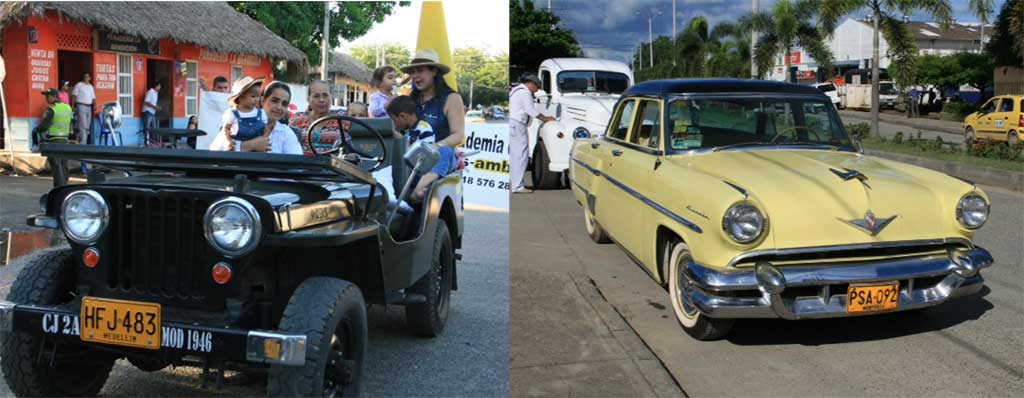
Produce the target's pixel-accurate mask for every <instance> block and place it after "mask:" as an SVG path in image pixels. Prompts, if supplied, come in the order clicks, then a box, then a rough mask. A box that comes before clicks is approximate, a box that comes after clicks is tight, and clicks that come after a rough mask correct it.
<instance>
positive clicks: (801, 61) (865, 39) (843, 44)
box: [768, 18, 993, 83]
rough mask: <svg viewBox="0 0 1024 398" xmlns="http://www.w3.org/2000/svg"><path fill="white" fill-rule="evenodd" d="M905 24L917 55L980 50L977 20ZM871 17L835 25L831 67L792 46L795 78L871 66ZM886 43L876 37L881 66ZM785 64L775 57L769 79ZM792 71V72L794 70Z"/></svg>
mask: <svg viewBox="0 0 1024 398" xmlns="http://www.w3.org/2000/svg"><path fill="white" fill-rule="evenodd" d="M907 28H908V29H909V30H910V32H911V34H913V35H914V41H915V43H916V44H917V48H918V54H920V55H948V54H955V53H959V52H972V53H977V52H980V51H981V47H982V46H981V44H980V43H979V40H980V39H981V32H980V25H979V24H977V23H973V24H969V23H968V24H965V23H953V24H951V25H950V26H949V28H948V29H946V30H943V29H942V27H941V26H940V25H939V24H938V23H935V22H907ZM992 28H993V26H992V25H987V26H986V27H985V32H986V35H985V42H986V43H987V42H988V39H989V36H988V34H987V32H990V31H991V30H992ZM872 32H873V27H872V26H871V20H870V19H866V18H865V19H855V18H848V19H846V20H845V21H843V22H842V23H840V24H839V26H837V27H836V30H835V32H834V33H833V35H832V39H831V41H830V42H829V48H830V49H831V50H832V57H833V58H834V60H833V61H832V64H833V67H834V68H835V69H834V70H833V71H823V70H822V71H819V70H818V69H819V68H818V66H819V65H818V63H817V61H815V60H814V59H813V58H812V57H811V56H810V55H809V54H807V53H806V52H804V51H803V49H801V48H795V49H793V51H792V52H791V53H790V59H791V64H792V65H791V72H790V73H795V74H796V76H797V80H798V81H799V82H803V83H813V82H818V81H825V80H828V79H829V78H831V77H834V76H842V75H843V73H845V72H846V71H848V70H851V69H861V68H865V69H866V68H870V67H871V58H872V57H871V52H872V50H871V48H872V40H873V38H872V34H873V33H872ZM888 50H889V44H888V43H887V42H886V41H885V36H884V35H882V36H879V38H878V54H879V57H880V58H879V62H878V66H879V67H880V68H888V67H889V63H890V60H889V57H888ZM784 69H785V66H784V63H783V59H782V56H779V57H777V59H776V62H775V66H774V67H773V68H772V70H771V73H770V75H769V76H768V78H769V79H771V80H784V79H785V76H786V75H785V73H784V72H785V71H784ZM794 71H795V72H794Z"/></svg>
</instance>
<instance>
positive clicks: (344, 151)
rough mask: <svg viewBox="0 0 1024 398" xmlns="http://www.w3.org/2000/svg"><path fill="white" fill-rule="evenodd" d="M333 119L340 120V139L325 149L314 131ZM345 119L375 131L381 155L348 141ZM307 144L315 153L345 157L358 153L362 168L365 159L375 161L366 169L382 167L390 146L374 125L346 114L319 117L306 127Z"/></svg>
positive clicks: (375, 169) (373, 169)
mask: <svg viewBox="0 0 1024 398" xmlns="http://www.w3.org/2000/svg"><path fill="white" fill-rule="evenodd" d="M332 120H336V121H337V122H338V130H341V131H340V133H339V137H338V139H337V140H335V141H334V143H333V144H332V145H331V147H330V148H329V149H324V147H323V146H322V144H320V143H319V142H317V141H318V140H317V138H319V137H314V136H313V132H314V131H316V130H317V126H319V125H322V124H324V123H327V122H329V121H332ZM343 121H347V122H351V123H354V124H357V125H359V126H360V127H362V128H365V129H366V130H368V131H371V132H373V135H374V137H375V138H377V143H378V144H380V155H378V156H374V155H371V154H367V153H366V152H363V151H360V150H358V149H356V148H355V146H353V145H352V143H350V142H348V138H347V137H346V136H347V134H346V133H345V132H344V131H343V129H342V127H341V126H342V124H341V122H343ZM306 144H307V145H309V149H310V150H311V151H313V153H314V154H316V155H319V156H329V155H331V154H333V153H337V154H336V155H335V156H336V157H338V158H342V159H345V158H347V156H346V155H356V157H357V161H358V162H357V164H358V165H359V166H360V168H362V163H363V161H371V162H373V164H372V165H371V166H370V167H369V168H366V169H364V170H366V171H377V170H378V169H380V168H381V167H382V166H383V165H384V159H387V155H388V146H387V144H386V143H385V142H384V136H383V135H381V134H380V132H378V131H377V130H374V129H373V127H370V125H369V124H367V123H366V122H364V121H362V120H359V119H356V118H354V117H350V116H345V115H327V116H324V117H322V118H319V119H317V120H316V121H315V122H313V124H311V125H309V128H308V129H306ZM345 160H348V159H345Z"/></svg>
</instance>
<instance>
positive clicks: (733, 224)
mask: <svg viewBox="0 0 1024 398" xmlns="http://www.w3.org/2000/svg"><path fill="white" fill-rule="evenodd" d="M765 224H766V223H765V219H764V216H762V215H761V211H760V210H757V208H756V207H754V206H753V205H751V204H750V203H745V202H741V203H737V204H734V205H732V207H730V208H729V210H727V211H726V212H725V216H724V217H722V229H724V230H725V233H726V234H727V235H729V237H730V238H732V240H734V241H736V243H744V244H745V243H750V242H753V241H755V240H757V239H758V238H760V237H761V234H762V233H764V230H765Z"/></svg>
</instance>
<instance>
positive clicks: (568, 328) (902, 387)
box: [510, 188, 1024, 397]
mask: <svg viewBox="0 0 1024 398" xmlns="http://www.w3.org/2000/svg"><path fill="white" fill-rule="evenodd" d="M986 190H987V192H988V193H989V195H990V196H991V198H992V216H991V218H990V221H989V223H988V225H987V226H985V227H984V228H983V229H982V230H981V231H980V232H979V233H978V235H977V241H976V242H977V243H978V244H980V245H981V246H984V247H986V248H987V249H989V250H991V252H992V254H993V255H994V256H995V258H996V264H995V265H994V266H993V267H992V268H990V269H988V270H987V271H986V272H985V273H984V276H985V277H986V279H987V287H986V288H985V289H984V290H983V291H982V292H981V293H980V294H978V295H976V296H973V297H970V298H967V299H963V300H960V301H955V302H950V303H947V304H946V305H943V306H940V307H937V308H932V309H928V310H926V311H923V312H920V313H916V314H915V313H895V314H888V315H882V316H872V317H866V318H849V319H831V320H810V321H797V322H787V321H781V320H743V321H740V322H738V323H737V325H736V328H735V329H734V332H733V334H732V335H730V337H729V338H728V339H726V340H721V341H714V342H698V341H696V340H694V339H692V338H690V337H689V336H688V335H686V334H685V333H684V332H683V331H682V329H681V328H680V326H679V325H678V323H677V322H676V320H675V318H674V316H673V315H672V309H671V306H670V303H669V301H668V294H667V292H666V291H665V290H664V289H662V288H661V287H660V286H658V285H657V284H656V283H655V282H654V280H653V279H651V278H650V277H649V276H648V275H647V274H646V273H645V272H644V271H643V270H641V269H640V268H639V267H638V266H637V265H636V264H634V263H633V262H632V261H631V260H630V259H629V258H627V257H626V255H625V254H624V252H623V251H622V250H621V249H620V248H618V247H617V246H616V245H597V244H594V243H593V242H591V241H590V239H589V238H588V237H587V235H586V233H585V231H584V227H583V213H582V210H581V207H580V206H579V205H578V204H576V202H575V200H574V198H573V196H572V194H571V192H570V191H568V190H557V191H537V192H535V193H533V194H531V195H514V196H513V199H512V210H511V211H512V214H514V215H515V217H514V219H513V223H512V225H511V239H512V242H513V247H512V260H511V267H512V270H511V281H512V286H511V289H512V294H513V295H512V298H511V319H512V330H511V331H510V336H511V337H510V339H511V349H510V357H511V358H512V362H511V367H512V385H511V388H512V390H511V391H512V395H513V396H520V395H526V394H530V393H538V392H549V393H550V392H557V393H558V395H565V394H564V393H562V391H564V388H560V386H566V385H568V386H576V387H579V388H581V389H583V390H582V391H584V395H586V394H585V393H586V392H590V393H594V394H602V395H603V393H604V392H608V393H609V394H611V395H620V394H626V393H628V392H629V391H632V392H634V393H645V392H647V391H646V390H644V389H642V388H636V387H634V388H633V389H632V390H630V389H629V386H628V385H627V386H620V387H619V388H618V389H615V390H602V389H599V387H598V386H592V387H591V388H590V389H586V388H587V386H588V385H591V383H599V384H598V385H599V386H600V387H605V386H609V385H620V384H621V383H618V382H616V381H617V380H618V379H630V380H632V381H633V382H634V385H635V384H636V380H643V378H640V377H636V376H633V377H630V373H629V372H632V373H634V374H635V373H640V374H643V370H642V367H641V366H640V365H642V364H645V362H644V360H645V359H646V357H645V356H643V350H636V351H639V352H640V353H639V354H636V353H635V352H636V351H632V352H631V351H629V350H626V354H625V355H624V354H623V353H622V351H623V350H619V351H615V350H612V349H610V348H609V347H612V348H614V346H615V344H613V342H609V340H610V339H609V338H608V337H607V336H600V334H601V330H602V328H601V326H602V325H601V323H600V322H599V321H600V320H601V319H602V318H603V317H608V318H616V317H615V316H614V315H618V316H619V317H621V319H623V320H625V322H626V323H628V327H629V329H626V330H627V331H635V333H636V334H638V335H639V336H640V338H641V339H642V340H643V342H644V344H645V348H646V347H649V349H650V351H651V352H653V353H654V355H655V356H656V358H657V359H658V360H659V361H660V362H661V363H662V364H663V365H664V367H665V368H666V369H667V370H668V371H669V372H670V373H671V375H672V377H673V378H674V379H675V381H676V382H678V385H679V386H680V387H681V388H682V389H683V390H684V391H685V393H686V394H687V395H688V396H691V397H705V396H819V395H822V394H823V392H825V393H826V394H827V395H838V396H873V395H886V396H891V395H906V396H933V395H941V396H982V395H983V396H1011V395H1019V394H1021V392H1022V391H1021V390H1022V388H1024V383H1022V369H1024V353H1022V351H1021V347H1024V329H1022V328H1021V327H1020V325H1022V324H1024V290H1022V285H1021V277H1020V275H1022V273H1024V260H1022V257H1024V247H1022V243H1021V238H1020V233H1021V225H1022V223H1024V196H1022V195H1020V194H1013V193H1009V191H1005V190H1001V189H998V188H986ZM565 281H574V282H575V284H576V285H581V284H584V283H581V282H580V281H583V282H590V283H592V284H593V286H594V287H596V289H597V290H598V293H599V294H598V295H594V296H592V297H588V296H587V295H586V294H583V298H582V299H580V298H578V296H579V295H577V294H576V293H575V292H571V289H572V287H573V284H572V283H568V282H565ZM565 291H570V292H569V293H566V292H565ZM545 292H546V293H545ZM542 293H543V294H547V295H548V296H551V297H557V296H577V299H576V300H575V302H574V301H573V300H562V301H558V302H548V297H546V296H535V294H542ZM581 300H582V303H580V302H581ZM587 302H589V303H591V304H592V305H593V303H597V304H598V305H610V306H611V307H612V308H613V309H614V311H615V313H616V314H614V315H603V314H602V316H601V317H595V316H594V315H592V313H593V312H594V311H587V308H586V307H587V305H586V303H587ZM602 303H605V304H602ZM535 305H542V306H544V305H546V306H547V307H545V309H558V308H565V310H562V311H558V312H554V313H551V312H542V311H540V310H537V309H535V308H534V306H535ZM597 312H598V313H599V314H600V311H597ZM595 318H597V319H595ZM556 325H557V326H558V327H555V326H556ZM540 326H550V327H540ZM611 329H612V330H613V332H615V331H616V330H617V329H615V328H614V327H612V328H611ZM588 335H591V336H593V337H591V338H589V339H579V343H578V344H577V346H570V347H568V348H565V349H568V350H571V351H573V353H575V355H574V356H567V357H566V358H565V359H564V360H565V361H567V362H568V364H565V365H560V364H559V361H561V360H562V359H561V358H560V357H559V356H558V355H557V354H559V353H560V352H558V351H554V350H555V349H556V348H559V349H562V348H563V347H560V346H559V345H558V344H557V342H566V341H570V342H571V341H573V339H574V338H577V339H578V338H579V336H588ZM594 335H596V336H594ZM616 337H618V336H616ZM538 352H543V353H545V355H546V356H547V357H548V358H555V357H559V359H550V360H548V361H546V362H542V364H544V365H545V366H544V367H542V369H543V370H544V371H535V372H534V371H530V368H528V367H527V366H528V365H531V364H532V363H531V362H530V360H531V359H534V360H535V359H537V358H541V359H543V358H544V355H541V354H538ZM623 357H626V358H632V362H633V365H630V364H625V365H623V364H622V360H621V359H619V358H623ZM524 362H526V363H524ZM598 366H601V367H603V368H605V369H606V370H613V369H614V370H617V372H606V373H604V374H603V375H602V376H600V377H599V376H597V375H595V374H593V373H591V372H584V371H579V370H580V369H587V368H590V369H592V372H597V371H598V370H600V368H598ZM524 367H527V368H525V369H524ZM566 368H569V369H568V370H566ZM637 368H641V369H640V370H636V369H637ZM535 374H542V375H545V376H546V377H547V378H548V379H550V380H549V381H547V382H546V383H545V384H539V383H534V382H529V381H527V380H528V378H527V376H533V375H535ZM655 374H656V372H655ZM556 378H557V379H558V380H557V381H556V380H554V379H556ZM544 386H548V387H549V388H548V389H546V390H542V389H541V388H542V387H544ZM641 387H643V386H641ZM654 387H657V386H654ZM649 388H650V387H649ZM576 391H578V390H576ZM645 395H649V394H645Z"/></svg>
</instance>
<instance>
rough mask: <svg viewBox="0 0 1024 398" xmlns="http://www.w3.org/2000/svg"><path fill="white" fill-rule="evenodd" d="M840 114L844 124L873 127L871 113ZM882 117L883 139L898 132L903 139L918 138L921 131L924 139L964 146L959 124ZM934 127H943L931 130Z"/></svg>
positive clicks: (881, 130)
mask: <svg viewBox="0 0 1024 398" xmlns="http://www.w3.org/2000/svg"><path fill="white" fill-rule="evenodd" d="M839 114H840V117H841V118H842V119H843V123H844V124H848V125H849V124H857V123H866V124H868V125H869V126H870V125H871V112H862V111H854V110H844V111H840V112H839ZM882 116H883V117H882V119H880V120H879V122H878V129H879V130H880V135H881V136H882V137H885V138H892V137H895V136H896V133H897V132H903V138H904V139H907V138H910V137H917V132H918V131H921V138H922V139H928V140H934V139H935V137H937V136H938V137H942V140H943V141H945V142H954V143H957V144H959V145H960V146H961V147H962V146H963V143H964V134H963V132H959V131H960V130H959V127H957V123H953V122H943V121H937V120H931V119H921V118H915V119H906V118H905V117H903V116H897V115H892V114H883V115H882ZM886 120H890V121H892V122H895V123H892V122H887V121H886ZM908 124H913V125H916V126H917V127H915V126H910V125H908ZM934 126H941V127H937V128H929V127H934ZM918 127H925V128H918ZM953 128H956V131H958V132H957V133H954V132H953V131H954V130H953Z"/></svg>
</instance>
